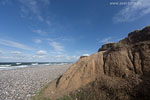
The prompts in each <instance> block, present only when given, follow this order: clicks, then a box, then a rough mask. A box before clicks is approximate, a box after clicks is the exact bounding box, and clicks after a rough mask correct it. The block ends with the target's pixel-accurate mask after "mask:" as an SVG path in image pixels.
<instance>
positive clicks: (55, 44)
mask: <svg viewBox="0 0 150 100" xmlns="http://www.w3.org/2000/svg"><path fill="white" fill-rule="evenodd" d="M49 44H50V45H51V46H52V47H53V48H54V49H55V50H56V51H63V49H64V47H63V46H62V45H61V44H60V43H57V42H54V41H53V42H50V43H49Z"/></svg>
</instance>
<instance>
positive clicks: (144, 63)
mask: <svg viewBox="0 0 150 100" xmlns="http://www.w3.org/2000/svg"><path fill="white" fill-rule="evenodd" d="M149 80H150V27H146V28H144V29H142V30H140V31H134V32H131V33H129V35H128V37H126V38H125V39H123V40H121V41H119V42H117V43H111V44H107V45H103V46H102V48H100V49H99V50H98V52H97V53H95V54H92V55H90V56H88V57H82V59H79V60H78V61H77V62H76V63H75V64H73V65H72V66H71V67H70V68H69V69H68V70H67V71H66V72H65V73H64V74H63V75H62V76H61V77H60V78H59V79H58V80H57V81H56V82H54V83H53V85H54V86H55V88H54V89H51V90H49V91H53V92H52V93H49V94H48V95H47V96H48V97H51V98H54V97H56V96H58V97H59V96H60V95H66V94H68V93H70V92H71V93H72V94H71V97H73V96H74V97H76V98H78V99H77V100H102V99H100V98H104V100H133V99H135V100H141V99H142V100H148V99H150V95H149V94H148V93H149V92H150V81H149ZM76 90H79V92H81V93H82V94H83V95H82V96H77V94H79V93H78V91H76ZM84 93H87V94H88V95H87V96H85V95H84ZM80 97H82V99H81V98H80ZM87 98H88V99H87ZM98 98H99V99H98Z"/></svg>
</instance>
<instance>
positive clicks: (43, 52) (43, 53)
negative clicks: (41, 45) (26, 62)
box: [36, 50, 47, 55]
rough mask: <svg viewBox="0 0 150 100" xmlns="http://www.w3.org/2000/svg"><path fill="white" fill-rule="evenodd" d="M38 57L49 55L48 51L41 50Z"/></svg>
mask: <svg viewBox="0 0 150 100" xmlns="http://www.w3.org/2000/svg"><path fill="white" fill-rule="evenodd" d="M36 54H37V55H46V54H47V52H46V51H44V50H39V51H37V53H36Z"/></svg>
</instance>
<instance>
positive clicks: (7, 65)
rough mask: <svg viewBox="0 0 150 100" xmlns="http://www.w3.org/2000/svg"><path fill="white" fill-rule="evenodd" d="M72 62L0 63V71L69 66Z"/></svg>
mask: <svg viewBox="0 0 150 100" xmlns="http://www.w3.org/2000/svg"><path fill="white" fill-rule="evenodd" d="M71 63H72V62H0V70H10V69H18V68H25V67H37V66H49V65H63V64H71Z"/></svg>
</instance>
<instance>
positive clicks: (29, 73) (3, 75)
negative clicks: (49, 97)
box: [0, 64, 71, 100]
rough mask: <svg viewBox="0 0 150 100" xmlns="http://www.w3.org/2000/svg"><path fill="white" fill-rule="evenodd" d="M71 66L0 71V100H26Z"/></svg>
mask: <svg viewBox="0 0 150 100" xmlns="http://www.w3.org/2000/svg"><path fill="white" fill-rule="evenodd" d="M70 66H71V64H64V65H51V66H37V67H28V68H19V69H12V70H1V71H0V100H27V99H29V98H30V97H32V96H34V95H35V94H36V93H37V92H38V91H39V90H40V89H41V88H43V87H44V86H45V85H46V84H47V83H49V82H51V81H52V80H54V79H55V78H57V77H59V76H60V75H61V74H63V73H64V72H65V71H66V70H67V69H68V68H69V67H70Z"/></svg>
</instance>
